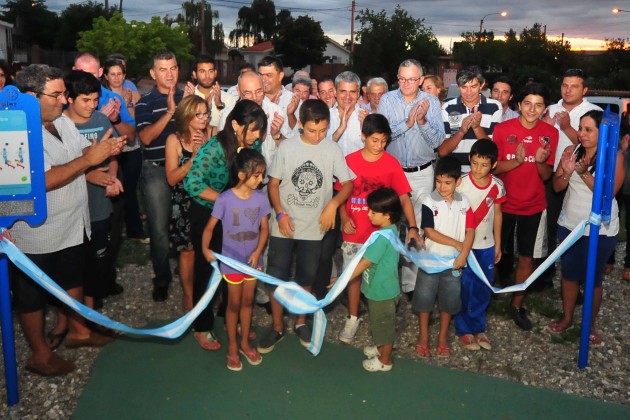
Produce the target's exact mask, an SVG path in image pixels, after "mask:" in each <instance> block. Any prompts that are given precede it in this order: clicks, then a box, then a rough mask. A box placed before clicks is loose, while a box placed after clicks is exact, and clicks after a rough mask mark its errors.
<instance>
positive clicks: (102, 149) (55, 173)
mask: <svg viewBox="0 0 630 420" xmlns="http://www.w3.org/2000/svg"><path fill="white" fill-rule="evenodd" d="M124 144H125V142H124V140H122V139H121V138H119V137H111V131H108V133H107V134H105V137H103V139H102V140H101V141H100V142H99V143H96V141H94V142H93V143H92V145H91V146H89V147H86V148H85V149H83V155H82V156H79V157H78V158H76V159H74V160H71V161H70V162H68V163H66V164H63V165H59V166H53V167H52V168H50V169H49V170H47V171H46V173H45V177H46V191H53V190H56V189H57V188H61V187H64V186H66V185H68V184H69V183H71V182H72V181H74V180H75V179H76V178H77V177H78V176H80V175H82V174H83V173H84V172H85V171H86V170H87V169H88V168H90V167H92V166H96V165H99V164H100V163H101V162H103V161H105V159H107V158H109V157H110V156H114V155H117V154H118V153H120V151H121V150H122V148H123V147H124Z"/></svg>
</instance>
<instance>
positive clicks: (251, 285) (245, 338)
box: [240, 280, 256, 352]
mask: <svg viewBox="0 0 630 420" xmlns="http://www.w3.org/2000/svg"><path fill="white" fill-rule="evenodd" d="M255 294H256V280H251V281H244V282H243V295H242V297H241V312H240V319H241V348H242V349H243V351H245V352H250V351H251V350H252V348H251V346H250V345H249V330H250V329H251V325H252V305H253V304H254V295H255Z"/></svg>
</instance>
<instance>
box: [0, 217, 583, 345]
mask: <svg viewBox="0 0 630 420" xmlns="http://www.w3.org/2000/svg"><path fill="white" fill-rule="evenodd" d="M587 222H588V221H586V220H584V221H582V222H581V223H580V224H579V225H578V226H577V227H576V228H575V229H574V230H573V231H572V232H571V233H570V234H569V235H568V236H567V238H566V239H565V240H564V241H563V242H562V243H561V244H560V245H559V246H558V247H557V248H556V250H555V251H554V252H553V253H552V254H551V255H549V257H547V259H546V260H545V261H544V262H543V263H542V264H541V265H540V266H539V267H538V268H537V269H536V270H535V271H534V272H533V273H532V275H531V276H529V278H528V279H527V280H526V281H525V282H524V283H522V284H517V285H513V286H509V287H506V288H504V289H499V288H497V287H494V286H492V285H491V284H490V282H489V281H488V279H487V278H486V276H485V274H484V272H483V270H482V269H481V267H480V266H479V263H478V262H477V260H476V258H475V256H474V254H473V253H472V252H471V253H470V254H469V255H468V259H467V262H468V265H469V267H470V268H471V269H472V271H473V272H474V273H475V274H476V275H477V277H479V279H481V281H483V282H484V283H485V284H486V285H487V286H488V287H489V288H490V289H491V290H492V291H493V292H494V293H511V292H519V291H524V290H525V289H527V287H528V286H529V285H530V284H532V283H533V282H534V281H535V280H536V279H537V278H538V277H539V276H540V275H541V274H542V273H543V272H544V271H545V270H546V269H547V268H548V267H549V266H551V265H552V264H553V263H554V262H555V261H556V260H557V259H558V258H560V256H561V255H562V254H563V253H564V252H566V250H567V249H568V248H570V247H571V246H572V245H573V244H574V243H575V242H576V241H577V240H578V239H579V238H580V237H581V236H583V235H584V230H585V227H586V224H587ZM379 236H384V237H385V238H387V239H388V240H389V241H390V242H391V244H392V245H393V246H394V248H395V249H396V250H397V251H398V252H399V253H400V254H401V255H402V256H403V257H405V258H407V259H408V260H410V261H412V262H413V263H414V264H415V265H417V266H418V267H419V268H420V269H422V270H423V271H425V272H427V273H430V274H433V273H439V272H442V271H445V270H449V269H452V268H453V262H454V259H455V257H456V256H457V254H456V253H455V254H454V255H453V256H451V257H448V258H446V257H439V256H436V255H432V254H429V253H427V252H424V251H421V252H411V251H409V250H408V249H407V248H406V247H405V246H404V245H403V243H402V242H401V241H400V239H399V238H398V236H397V235H396V234H395V233H394V232H393V231H390V230H386V231H376V232H374V233H373V234H372V235H371V236H370V237H369V239H368V240H367V242H366V243H365V244H364V245H363V246H362V247H361V249H359V251H358V252H357V254H356V255H355V256H354V258H352V260H351V261H350V264H349V265H348V267H346V269H345V270H344V271H343V273H341V276H339V278H338V279H337V281H336V283H335V284H334V285H333V286H332V287H331V289H330V290H329V292H328V294H327V295H326V296H325V297H324V298H323V299H322V300H317V299H316V298H315V296H313V295H312V294H310V293H309V292H307V291H306V290H304V289H303V288H302V287H301V286H299V285H298V284H297V283H295V282H292V281H284V280H280V279H277V278H275V277H273V276H270V275H268V274H266V273H264V272H261V271H259V270H256V269H254V268H252V267H250V266H248V265H246V264H243V263H241V262H239V261H236V260H234V259H232V258H229V257H226V256H223V255H221V254H218V253H215V254H214V255H215V256H216V257H217V259H218V260H219V261H221V262H222V263H224V264H226V265H228V266H230V267H232V268H233V269H235V270H238V271H240V272H242V273H244V274H247V275H250V276H252V277H255V278H257V279H258V280H261V281H263V282H265V283H268V284H271V285H274V286H276V290H275V292H274V297H275V298H276V300H278V302H280V303H281V304H282V305H283V306H284V307H285V308H286V309H287V310H288V311H289V312H291V313H294V314H311V313H312V314H314V316H313V335H312V337H311V344H310V345H309V347H308V350H309V351H310V352H311V353H312V354H313V355H315V356H316V355H318V354H319V352H320V350H321V347H322V343H323V341H324V335H325V333H326V324H327V320H326V315H325V314H324V311H323V308H324V307H326V306H327V305H329V304H331V303H332V302H333V301H334V300H335V299H336V298H337V297H338V296H339V295H340V294H341V292H342V291H343V290H344V289H345V288H346V286H347V285H348V282H349V281H350V280H351V278H350V276H351V275H352V273H353V272H354V269H355V268H356V266H357V264H358V263H359V261H361V258H362V257H363V254H365V251H366V249H367V247H368V246H370V245H371V244H372V243H373V242H374V241H375V240H376V239H377V238H378V237H379ZM0 252H3V253H5V254H6V255H7V257H8V258H9V259H10V260H11V261H12V262H13V263H14V264H15V265H16V266H17V267H18V268H19V269H21V270H22V271H23V272H24V273H25V274H26V275H28V276H29V277H31V278H32V279H33V280H34V281H35V282H36V283H37V284H39V285H40V286H41V287H43V288H44V289H45V290H47V291H48V292H50V293H51V294H52V295H53V296H55V297H56V298H58V299H59V300H60V301H61V302H63V303H64V304H66V305H68V306H69V307H70V308H71V309H73V310H74V311H76V312H77V313H79V314H80V315H81V316H83V317H85V318H86V319H89V320H90V321H92V322H94V323H97V324H99V325H102V326H104V327H107V328H110V329H113V330H117V331H121V332H125V333H129V334H135V335H149V336H156V337H164V338H171V339H173V338H177V337H179V336H181V335H182V334H183V333H184V332H185V331H187V330H188V329H189V328H190V325H191V324H192V322H193V321H194V319H195V318H197V316H198V315H199V314H200V313H201V312H202V311H203V310H204V309H205V308H206V307H207V306H208V305H209V304H210V301H211V300H212V297H213V296H214V294H215V292H216V290H217V288H218V286H219V282H220V281H221V274H220V272H219V269H218V264H217V263H216V262H213V263H212V266H213V267H214V271H213V274H212V277H211V278H210V283H209V285H208V289H207V290H206V292H205V293H204V294H203V296H202V297H201V299H200V301H199V302H198V303H197V305H195V307H194V308H193V309H192V310H191V311H190V312H188V313H187V314H185V315H184V316H182V317H181V318H179V319H177V320H175V321H173V322H171V323H170V324H168V325H165V326H163V327H160V328H152V329H141V328H132V327H129V326H127V325H125V324H123V323H121V322H117V321H114V320H111V319H110V318H108V317H106V316H105V315H103V314H101V313H99V312H96V311H95V310H93V309H91V308H88V307H87V306H85V305H83V304H82V303H80V302H78V301H76V300H75V299H73V298H72V297H71V296H69V295H68V294H67V293H66V292H65V290H63V289H62V288H61V287H59V285H57V283H55V282H54V281H53V280H52V279H51V278H50V277H48V275H47V274H46V273H44V272H43V271H42V270H41V269H40V268H39V267H37V266H36V265H35V264H34V263H33V262H32V261H31V260H30V259H29V258H28V257H27V256H26V255H24V253H22V251H20V250H19V249H18V248H17V247H16V246H15V245H14V244H13V243H11V242H10V241H9V240H7V239H6V238H4V237H3V238H2V240H1V241H0Z"/></svg>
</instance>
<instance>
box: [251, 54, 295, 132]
mask: <svg viewBox="0 0 630 420" xmlns="http://www.w3.org/2000/svg"><path fill="white" fill-rule="evenodd" d="M282 69H283V66H282V61H280V59H279V58H276V57H272V56H270V55H268V56H266V57H264V58H263V59H262V60H261V61H260V63H258V74H259V75H260V77H262V81H263V89H264V90H265V96H267V98H268V99H269V100H270V101H271V102H273V103H274V104H276V105H278V106H280V109H282V111H284V113H285V114H286V116H287V122H288V124H289V128H290V129H291V130H294V129H296V128H297V115H296V112H295V111H296V110H297V108H298V105H299V103H300V98H299V97H298V96H297V95H295V94H294V93H293V92H291V91H290V90H287V89H285V88H284V86H282V79H283V78H284V72H283V71H282Z"/></svg>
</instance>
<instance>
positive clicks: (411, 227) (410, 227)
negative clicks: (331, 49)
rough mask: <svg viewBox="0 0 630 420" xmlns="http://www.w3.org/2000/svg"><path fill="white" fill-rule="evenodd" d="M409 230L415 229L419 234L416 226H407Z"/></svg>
mask: <svg viewBox="0 0 630 420" xmlns="http://www.w3.org/2000/svg"><path fill="white" fill-rule="evenodd" d="M411 229H415V230H417V231H418V233H420V229H419V228H418V226H409V230H411Z"/></svg>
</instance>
